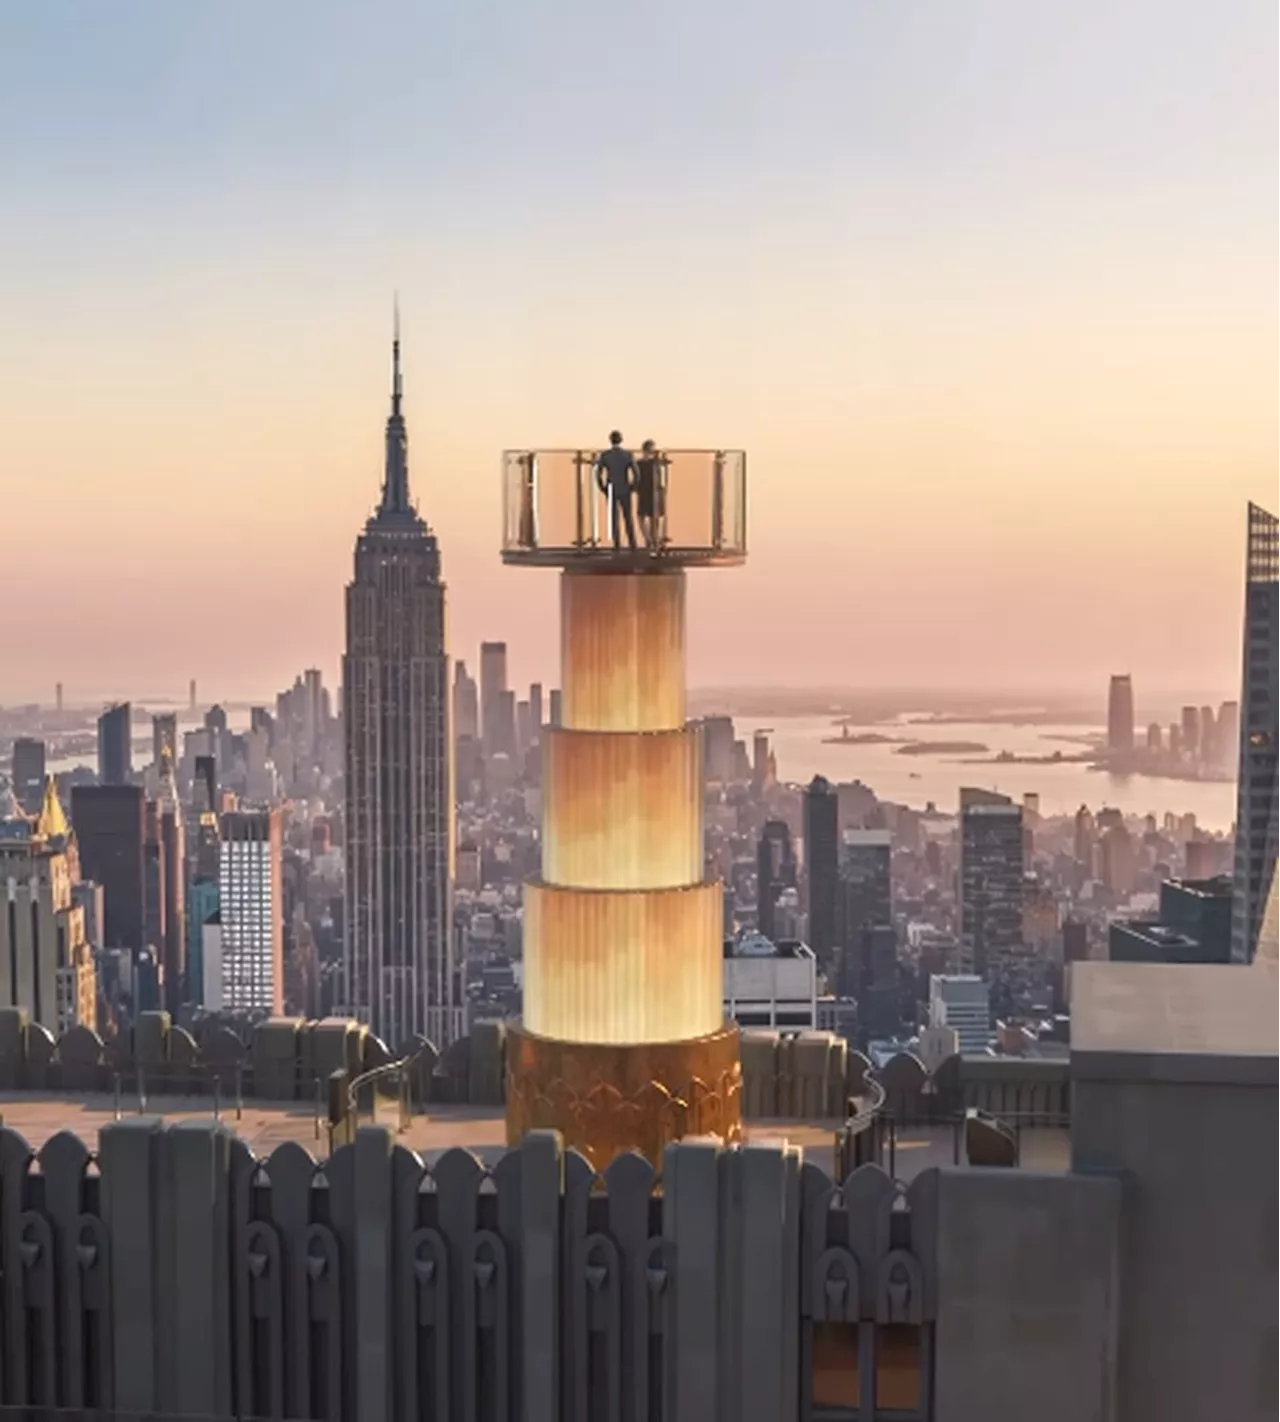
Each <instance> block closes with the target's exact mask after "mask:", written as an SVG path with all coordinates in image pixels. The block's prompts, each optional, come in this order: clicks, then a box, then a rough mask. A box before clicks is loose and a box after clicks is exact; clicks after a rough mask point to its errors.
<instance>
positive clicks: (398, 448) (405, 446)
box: [378, 292, 416, 518]
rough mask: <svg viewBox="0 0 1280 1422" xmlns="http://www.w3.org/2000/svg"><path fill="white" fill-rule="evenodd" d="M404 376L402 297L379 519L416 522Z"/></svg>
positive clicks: (394, 335) (396, 307)
mask: <svg viewBox="0 0 1280 1422" xmlns="http://www.w3.org/2000/svg"><path fill="white" fill-rule="evenodd" d="M403 405H404V372H403V371H402V370H401V369H400V293H399V292H397V293H396V295H395V299H394V302H393V305H392V308H391V413H390V414H389V415H388V416H387V447H386V460H385V464H384V467H383V475H382V501H381V502H380V503H379V505H378V516H379V517H380V518H388V517H395V518H400V517H402V516H404V515H408V516H409V517H411V518H416V514H415V513H414V509H413V503H412V501H411V500H410V498H409V438H408V435H407V433H406V431H405V427H404V409H403Z"/></svg>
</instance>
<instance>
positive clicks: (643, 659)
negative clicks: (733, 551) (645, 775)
mask: <svg viewBox="0 0 1280 1422" xmlns="http://www.w3.org/2000/svg"><path fill="white" fill-rule="evenodd" d="M684 601H685V575H684V573H682V572H678V571H676V572H663V573H576V572H564V573H562V574H561V575H560V669H561V670H560V676H561V682H560V684H561V690H562V692H563V697H564V701H563V715H564V724H565V726H566V727H568V728H570V729H572V730H578V731H676V730H679V729H681V728H682V727H683V726H684V722H685V687H684V665H685V637H684V626H685V618H684Z"/></svg>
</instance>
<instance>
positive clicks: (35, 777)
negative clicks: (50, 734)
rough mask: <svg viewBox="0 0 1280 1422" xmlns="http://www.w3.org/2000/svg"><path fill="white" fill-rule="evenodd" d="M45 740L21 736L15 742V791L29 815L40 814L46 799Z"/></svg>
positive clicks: (19, 801)
mask: <svg viewBox="0 0 1280 1422" xmlns="http://www.w3.org/2000/svg"><path fill="white" fill-rule="evenodd" d="M44 765H45V748H44V742H43V741H39V740H35V739H34V738H33V737H30V736H19V737H18V739H17V740H16V741H14V743H13V793H14V794H15V795H16V796H17V797H18V803H19V804H20V805H21V806H22V808H23V809H24V810H25V811H26V812H27V814H29V815H38V814H39V813H40V806H41V804H42V803H43V801H44Z"/></svg>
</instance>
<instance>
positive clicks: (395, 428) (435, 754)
mask: <svg viewBox="0 0 1280 1422" xmlns="http://www.w3.org/2000/svg"><path fill="white" fill-rule="evenodd" d="M402 398H403V390H402V385H401V376H400V338H399V329H398V327H397V332H396V337H395V340H394V342H393V345H392V391H391V414H390V416H389V417H388V419H387V432H386V457H385V466H384V475H383V483H382V498H381V500H380V502H379V504H378V508H377V510H376V512H375V513H374V514H373V516H372V517H371V518H370V519H369V521H368V523H366V524H365V527H364V531H363V533H361V535H360V537H359V538H358V539H357V541H356V549H355V576H354V577H353V579H352V581H351V582H350V583H349V584H348V585H347V650H346V655H345V656H344V657H343V660H342V697H343V732H344V736H345V740H346V874H347V884H346V900H345V923H344V967H345V981H346V990H347V1003H346V1007H347V1009H348V1010H349V1011H351V1012H354V1014H355V1015H356V1016H357V1017H359V1018H360V1019H361V1020H363V1021H365V1022H368V1023H369V1024H370V1026H371V1027H372V1028H373V1030H374V1031H375V1032H376V1033H377V1034H378V1035H379V1036H380V1037H382V1038H383V1039H384V1040H385V1041H386V1042H387V1043H388V1045H390V1046H391V1047H392V1048H397V1047H401V1046H404V1045H405V1044H407V1043H408V1042H409V1041H410V1039H411V1038H413V1037H414V1036H424V1037H428V1038H429V1039H430V1040H432V1041H433V1042H435V1043H437V1044H438V1045H441V1046H443V1045H444V1044H445V1043H447V1042H449V1041H451V1040H452V1039H453V1038H454V1037H456V1036H458V1035H459V1034H460V1032H461V1031H462V1025H463V1024H462V1017H463V1013H462V1010H461V1008H460V1007H459V1006H458V995H457V984H456V982H455V976H454V963H453V956H454V955H453V944H452V939H453V934H452V895H453V787H452V783H451V782H452V777H451V773H450V771H451V765H452V755H451V748H450V744H449V667H448V656H447V654H446V651H445V587H444V583H443V582H442V581H441V578H440V550H439V547H438V546H437V543H436V539H435V535H434V534H433V533H432V532H431V530H430V529H429V528H428V526H427V524H426V522H425V521H424V520H423V519H422V517H421V516H420V515H419V513H418V511H417V509H416V508H415V507H414V505H413V503H412V501H411V500H410V497H409V464H408V439H407V435H406V432H405V422H404V413H403V410H402Z"/></svg>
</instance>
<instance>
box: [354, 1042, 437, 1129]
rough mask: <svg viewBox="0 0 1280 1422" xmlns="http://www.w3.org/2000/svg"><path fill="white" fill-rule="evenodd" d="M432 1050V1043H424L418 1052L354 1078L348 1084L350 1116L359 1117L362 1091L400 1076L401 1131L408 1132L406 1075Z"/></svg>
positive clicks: (371, 1068)
mask: <svg viewBox="0 0 1280 1422" xmlns="http://www.w3.org/2000/svg"><path fill="white" fill-rule="evenodd" d="M430 1048H431V1043H430V1042H422V1043H421V1044H420V1045H419V1046H418V1048H417V1050H416V1051H413V1052H409V1053H408V1054H407V1055H406V1056H403V1057H400V1058H398V1059H397V1060H396V1061H394V1062H383V1063H382V1065H381V1066H376V1067H370V1068H369V1070H368V1071H362V1072H361V1073H360V1075H359V1076H355V1077H352V1078H351V1080H350V1081H349V1082H348V1083H347V1110H348V1112H350V1114H351V1115H353V1116H357V1117H358V1116H359V1111H360V1103H359V1100H358V1098H359V1094H360V1092H361V1090H362V1089H363V1088H364V1087H366V1086H373V1085H376V1083H377V1082H379V1081H381V1080H382V1079H383V1078H384V1077H389V1076H396V1075H399V1077H400V1129H401V1130H402V1131H404V1130H407V1129H408V1121H407V1117H408V1114H409V1111H408V1105H407V1103H406V1100H405V1089H404V1088H405V1083H406V1081H407V1077H406V1075H405V1073H406V1072H408V1070H409V1069H410V1068H411V1067H413V1066H415V1065H416V1064H417V1063H418V1061H420V1060H421V1058H422V1057H423V1056H424V1055H425V1054H426V1052H427V1051H428V1049H430ZM375 1109H376V1108H375Z"/></svg>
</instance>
